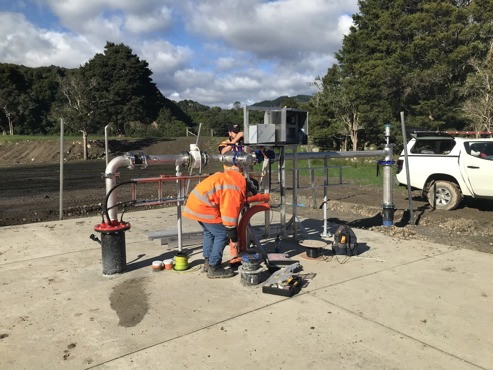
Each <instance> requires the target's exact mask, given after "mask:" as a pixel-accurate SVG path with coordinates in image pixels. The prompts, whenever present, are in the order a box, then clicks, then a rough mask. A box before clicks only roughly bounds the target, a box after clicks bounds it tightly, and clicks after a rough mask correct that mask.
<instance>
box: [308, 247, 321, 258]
mask: <svg viewBox="0 0 493 370" xmlns="http://www.w3.org/2000/svg"><path fill="white" fill-rule="evenodd" d="M319 249H320V248H308V247H307V248H306V256H307V257H308V258H318V257H319V252H320V251H319Z"/></svg>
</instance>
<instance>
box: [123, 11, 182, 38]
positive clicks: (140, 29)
mask: <svg viewBox="0 0 493 370" xmlns="http://www.w3.org/2000/svg"><path fill="white" fill-rule="evenodd" d="M172 21H173V20H172V15H171V10H170V9H168V8H165V7H163V8H160V9H156V10H155V11H153V12H152V13H151V14H143V15H141V14H136V15H132V14H130V15H128V16H127V17H126V20H125V28H126V29H127V30H129V31H130V32H133V33H146V32H155V31H159V30H165V29H167V28H169V27H170V26H171V24H172Z"/></svg>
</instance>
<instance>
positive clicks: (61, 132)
mask: <svg viewBox="0 0 493 370" xmlns="http://www.w3.org/2000/svg"><path fill="white" fill-rule="evenodd" d="M63 154H64V151H63V118H60V210H59V212H60V220H62V219H63Z"/></svg>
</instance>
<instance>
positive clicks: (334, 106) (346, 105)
mask: <svg viewBox="0 0 493 370" xmlns="http://www.w3.org/2000/svg"><path fill="white" fill-rule="evenodd" d="M312 85H313V86H315V87H316V88H317V89H318V92H317V93H316V94H315V96H314V97H313V101H314V102H315V106H314V108H315V109H316V111H317V113H318V114H319V115H324V116H325V117H327V119H326V120H325V122H324V123H322V124H319V125H318V126H319V127H321V128H326V130H324V131H322V132H319V133H318V134H317V135H316V136H315V141H316V144H317V145H319V146H322V147H323V148H329V147H330V144H329V143H330V142H341V143H342V144H341V146H342V150H344V151H347V150H348V141H349V140H350V141H351V143H352V150H358V133H359V131H360V130H361V129H362V123H361V121H360V108H359V107H358V102H357V100H355V98H354V92H353V91H352V90H351V86H349V85H348V84H347V83H346V81H345V80H344V79H343V78H342V75H341V68H340V67H339V66H337V65H334V66H332V68H330V69H329V71H328V72H327V75H326V76H325V77H324V78H320V77H318V78H316V79H315V82H314V83H313V84H312Z"/></svg>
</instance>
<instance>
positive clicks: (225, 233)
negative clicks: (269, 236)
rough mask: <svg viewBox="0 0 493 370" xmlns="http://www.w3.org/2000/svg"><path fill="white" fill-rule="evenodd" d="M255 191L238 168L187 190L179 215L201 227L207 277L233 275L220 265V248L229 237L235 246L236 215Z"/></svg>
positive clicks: (208, 178) (218, 174) (212, 176)
mask: <svg viewBox="0 0 493 370" xmlns="http://www.w3.org/2000/svg"><path fill="white" fill-rule="evenodd" d="M247 193H251V194H247ZM256 194H257V189H256V187H255V186H254V185H253V183H252V182H251V181H250V180H247V179H246V178H245V176H244V175H243V174H242V173H240V172H238V171H226V172H218V173H215V174H213V175H211V176H209V177H207V178H206V179H204V180H202V181H201V182H200V183H199V184H198V185H197V186H196V187H195V188H194V189H193V190H192V191H191V192H190V195H189V196H188V199H187V203H186V205H185V207H184V209H183V216H185V217H187V218H190V219H192V220H196V221H198V222H199V224H200V226H202V228H203V229H204V240H203V255H204V259H205V262H204V271H207V276H208V277H209V278H211V279H215V278H228V277H232V276H233V271H232V270H231V269H225V268H223V267H222V266H221V263H222V257H223V251H224V248H225V247H226V245H227V244H228V243H229V241H230V240H231V242H232V243H233V244H234V245H233V246H234V247H235V248H236V249H238V247H239V241H238V231H237V230H236V225H237V223H238V217H239V215H240V212H241V210H242V209H243V206H244V205H245V202H246V200H247V197H248V196H249V195H256Z"/></svg>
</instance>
